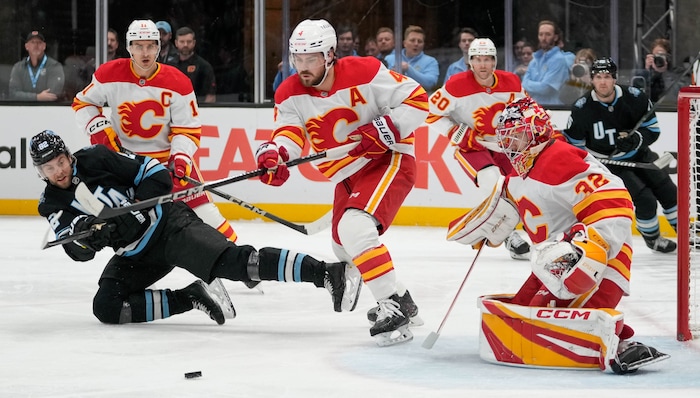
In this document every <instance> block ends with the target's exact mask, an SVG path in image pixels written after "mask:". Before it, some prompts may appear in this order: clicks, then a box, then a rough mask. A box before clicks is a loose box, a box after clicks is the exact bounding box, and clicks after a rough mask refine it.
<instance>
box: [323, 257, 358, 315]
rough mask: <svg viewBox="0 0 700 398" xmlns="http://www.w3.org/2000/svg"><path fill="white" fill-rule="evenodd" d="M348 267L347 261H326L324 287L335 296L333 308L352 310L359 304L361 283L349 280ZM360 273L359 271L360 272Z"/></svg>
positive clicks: (335, 309)
mask: <svg viewBox="0 0 700 398" xmlns="http://www.w3.org/2000/svg"><path fill="white" fill-rule="evenodd" d="M347 270H348V267H347V266H346V264H345V263H326V264H325V271H324V275H323V287H325V288H326V289H327V290H328V292H329V293H330V294H331V297H332V298H333V310H334V311H335V312H342V311H343V310H346V311H352V310H354V309H355V305H357V298H358V296H359V295H360V287H361V286H362V284H361V283H357V282H356V281H352V280H348V275H347V274H346V272H347ZM358 273H359V272H358Z"/></svg>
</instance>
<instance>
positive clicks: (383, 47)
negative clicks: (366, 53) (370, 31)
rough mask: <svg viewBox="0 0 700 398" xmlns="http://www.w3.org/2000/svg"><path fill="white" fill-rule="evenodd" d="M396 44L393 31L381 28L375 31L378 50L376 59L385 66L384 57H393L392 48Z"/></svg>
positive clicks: (384, 27)
mask: <svg viewBox="0 0 700 398" xmlns="http://www.w3.org/2000/svg"><path fill="white" fill-rule="evenodd" d="M395 45H396V42H395V41H394V31H393V30H391V28H387V27H386V26H383V27H381V28H379V29H377V47H378V49H379V54H377V58H378V59H379V60H380V61H382V62H384V65H386V57H387V56H389V55H394V46H395Z"/></svg>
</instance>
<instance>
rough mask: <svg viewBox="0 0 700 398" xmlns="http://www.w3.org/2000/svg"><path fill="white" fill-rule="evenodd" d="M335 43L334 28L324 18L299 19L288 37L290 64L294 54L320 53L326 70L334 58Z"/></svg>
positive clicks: (336, 41)
mask: <svg viewBox="0 0 700 398" xmlns="http://www.w3.org/2000/svg"><path fill="white" fill-rule="evenodd" d="M337 44H338V39H337V37H336V35H335V29H333V26H332V25H331V24H330V23H328V21H326V20H325V19H316V20H312V19H307V20H304V21H301V22H300V23H299V25H297V27H296V28H294V31H293V32H292V35H291V37H290V38H289V61H290V64H291V65H292V66H294V54H313V53H322V54H323V58H324V59H325V61H326V63H325V65H326V70H328V68H329V67H330V66H331V65H333V61H334V60H335V55H334V53H335V48H336V46H337ZM331 50H333V53H331ZM295 68H296V67H295Z"/></svg>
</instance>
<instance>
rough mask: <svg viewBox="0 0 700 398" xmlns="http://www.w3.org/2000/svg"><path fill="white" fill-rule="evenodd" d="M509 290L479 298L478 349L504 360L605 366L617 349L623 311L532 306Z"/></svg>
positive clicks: (483, 355) (533, 364)
mask: <svg viewBox="0 0 700 398" xmlns="http://www.w3.org/2000/svg"><path fill="white" fill-rule="evenodd" d="M512 297H513V296H511V295H491V296H482V297H480V298H479V302H478V305H479V308H480V310H481V328H480V330H479V355H480V357H481V358H482V359H483V360H485V361H487V362H492V363H498V364H503V365H511V366H521V367H537V368H567V369H603V367H604V365H603V364H607V363H608V362H607V361H609V360H610V359H611V358H614V357H615V355H616V353H617V347H618V343H619V339H618V337H617V333H616V332H617V331H618V329H620V328H621V326H622V324H623V322H624V321H623V314H622V313H621V312H619V311H616V310H613V309H608V308H605V309H594V308H560V307H557V308H551V307H531V306H522V305H516V304H512V303H509V302H508V301H509V300H510V299H511V298H512Z"/></svg>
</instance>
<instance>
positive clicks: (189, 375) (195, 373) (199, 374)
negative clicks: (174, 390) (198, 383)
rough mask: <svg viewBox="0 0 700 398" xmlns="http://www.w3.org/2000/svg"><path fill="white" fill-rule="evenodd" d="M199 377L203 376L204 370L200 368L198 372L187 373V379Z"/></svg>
mask: <svg viewBox="0 0 700 398" xmlns="http://www.w3.org/2000/svg"><path fill="white" fill-rule="evenodd" d="M197 377H202V371H201V370H198V371H196V372H188V373H185V379H195V378H197Z"/></svg>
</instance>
